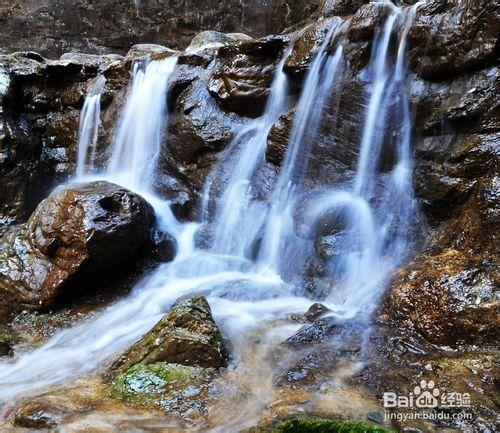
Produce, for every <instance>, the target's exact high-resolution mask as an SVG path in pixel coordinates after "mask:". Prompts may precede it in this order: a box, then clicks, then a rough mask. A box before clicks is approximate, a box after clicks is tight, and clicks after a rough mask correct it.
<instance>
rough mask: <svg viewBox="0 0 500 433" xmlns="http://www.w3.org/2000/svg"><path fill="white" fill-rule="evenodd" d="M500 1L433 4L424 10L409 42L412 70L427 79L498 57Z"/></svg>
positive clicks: (456, 72)
mask: <svg viewBox="0 0 500 433" xmlns="http://www.w3.org/2000/svg"><path fill="white" fill-rule="evenodd" d="M499 6H500V4H499V2H498V0H493V1H490V0H470V1H465V2H456V3H451V2H441V1H437V0H434V1H429V2H426V4H424V5H423V6H421V7H420V8H419V9H418V11H417V15H416V17H415V20H414V23H413V25H412V27H411V30H410V33H409V36H408V38H409V39H408V42H409V47H410V52H409V58H410V66H411V68H412V69H413V70H415V71H417V72H418V73H419V74H420V75H422V76H423V77H426V78H443V77H449V76H450V75H452V74H459V73H462V72H465V71H468V70H470V69H473V68H477V67H478V66H481V65H483V64H484V63H485V62H488V61H490V60H493V59H494V57H495V56H497V55H498V53H497V51H498V36H499V34H500V24H499V23H500V21H499V13H498V11H499V10H500V9H499Z"/></svg>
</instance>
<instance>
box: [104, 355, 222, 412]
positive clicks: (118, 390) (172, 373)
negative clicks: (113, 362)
mask: <svg viewBox="0 0 500 433" xmlns="http://www.w3.org/2000/svg"><path fill="white" fill-rule="evenodd" d="M215 374H216V370H215V369H212V368H200V367H190V366H184V365H179V364H169V363H166V362H157V363H154V364H149V365H145V364H136V365H134V366H133V367H131V368H130V369H128V370H127V371H126V372H125V373H122V374H120V375H119V376H118V377H117V378H116V379H115V381H114V384H113V388H112V390H111V397H113V398H116V399H119V400H122V401H125V402H128V403H132V404H137V405H142V406H153V407H155V406H156V407H165V408H168V409H170V410H175V408H181V407H182V408H186V407H189V408H191V409H193V408H198V409H199V408H200V407H202V406H203V403H204V401H205V400H206V398H207V395H208V390H209V385H210V382H211V380H212V378H213V377H214V375H215Z"/></svg>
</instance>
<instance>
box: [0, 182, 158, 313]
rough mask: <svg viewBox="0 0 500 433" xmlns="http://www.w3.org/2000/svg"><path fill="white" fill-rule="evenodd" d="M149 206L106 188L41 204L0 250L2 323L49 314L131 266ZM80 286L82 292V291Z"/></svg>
mask: <svg viewBox="0 0 500 433" xmlns="http://www.w3.org/2000/svg"><path fill="white" fill-rule="evenodd" d="M153 223H154V213H153V210H152V208H151V206H150V205H149V204H148V203H147V202H146V201H145V200H144V199H143V198H142V197H140V196H138V195H137V194H134V193H132V192H130V191H128V190H126V189H124V188H121V187H119V186H117V185H114V184H110V183H107V182H92V183H87V184H72V185H69V186H66V187H60V188H58V189H56V190H55V191H54V192H53V193H52V194H51V195H50V196H49V197H48V198H47V199H45V200H44V201H42V202H41V203H40V205H39V206H38V207H37V208H36V210H35V212H34V213H33V214H32V216H31V217H30V219H29V221H28V223H27V224H26V225H25V226H24V227H22V228H20V229H18V230H16V231H12V232H11V233H9V234H8V235H7V236H5V237H4V239H3V242H2V246H1V249H0V255H1V261H0V263H1V268H0V271H1V272H0V292H1V293H2V296H1V302H0V317H2V318H3V319H5V318H6V317H8V316H10V315H12V314H14V313H15V312H17V311H19V310H22V309H39V308H47V307H49V306H51V305H53V304H54V303H55V302H56V301H57V300H58V299H59V298H60V297H61V296H70V295H76V294H77V293H75V292H78V291H80V290H87V291H88V290H89V287H88V286H89V285H90V287H92V286H93V285H94V286H95V284H94V283H92V279H93V278H100V279H101V278H104V277H105V276H106V275H108V276H109V275H111V274H112V273H113V272H114V271H116V269H117V268H119V267H120V266H123V265H124V264H126V263H127V262H129V261H130V260H131V259H132V258H133V257H134V255H135V254H136V253H137V251H138V250H139V248H141V247H142V246H143V245H144V244H145V243H146V242H147V241H148V239H149V238H150V231H151V229H152V226H153ZM81 286H83V287H81Z"/></svg>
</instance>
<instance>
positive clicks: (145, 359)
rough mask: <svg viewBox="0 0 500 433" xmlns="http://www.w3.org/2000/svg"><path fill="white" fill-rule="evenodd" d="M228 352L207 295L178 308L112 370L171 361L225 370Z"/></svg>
mask: <svg viewBox="0 0 500 433" xmlns="http://www.w3.org/2000/svg"><path fill="white" fill-rule="evenodd" d="M227 356H228V354H227V349H226V347H225V345H224V342H223V340H222V336H221V333H220V330H219V328H218V327H217V325H216V323H215V322H214V320H213V318H212V313H211V311H210V306H209V305H208V302H207V300H206V299H205V298H204V297H203V296H193V297H191V298H187V299H183V300H181V301H179V302H178V303H177V304H176V305H174V307H173V309H172V310H171V311H170V312H169V313H168V314H166V315H165V316H164V317H163V318H162V319H161V320H160V321H159V322H158V323H157V324H156V325H155V326H154V328H153V329H151V331H149V332H148V333H147V334H146V335H145V336H144V337H142V338H141V339H140V340H139V341H138V342H137V343H135V344H134V345H133V346H132V347H130V349H129V350H127V351H126V352H125V353H124V354H123V355H122V356H121V357H120V358H119V359H118V360H117V361H116V362H115V363H114V364H113V366H112V367H111V369H112V370H116V371H120V372H124V371H126V370H128V369H129V368H130V367H132V366H134V365H136V364H139V363H141V364H152V363H156V362H167V363H175V364H182V365H187V366H196V367H214V368H218V367H224V366H225V365H226V363H227Z"/></svg>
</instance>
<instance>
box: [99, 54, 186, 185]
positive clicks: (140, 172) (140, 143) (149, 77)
mask: <svg viewBox="0 0 500 433" xmlns="http://www.w3.org/2000/svg"><path fill="white" fill-rule="evenodd" d="M176 64H177V57H169V58H166V59H163V60H160V61H154V62H149V63H148V64H147V65H146V66H144V65H143V64H141V63H134V66H133V72H132V89H131V91H130V94H129V95H128V97H127V102H126V105H125V108H124V110H123V113H122V116H121V118H120V120H119V126H118V131H117V132H116V136H115V140H114V147H113V151H112V154H111V158H110V160H109V163H108V167H107V169H106V177H107V178H108V179H110V180H112V181H114V182H116V183H118V184H120V185H124V186H126V187H128V188H130V189H132V190H134V191H150V190H151V188H152V185H153V177H154V174H155V172H156V164H157V161H158V155H159V152H160V147H161V143H162V137H163V135H164V132H165V127H166V125H167V123H168V116H167V114H168V112H167V90H168V83H169V82H168V78H169V76H170V74H172V72H173V71H174V69H175V65H176Z"/></svg>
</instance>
